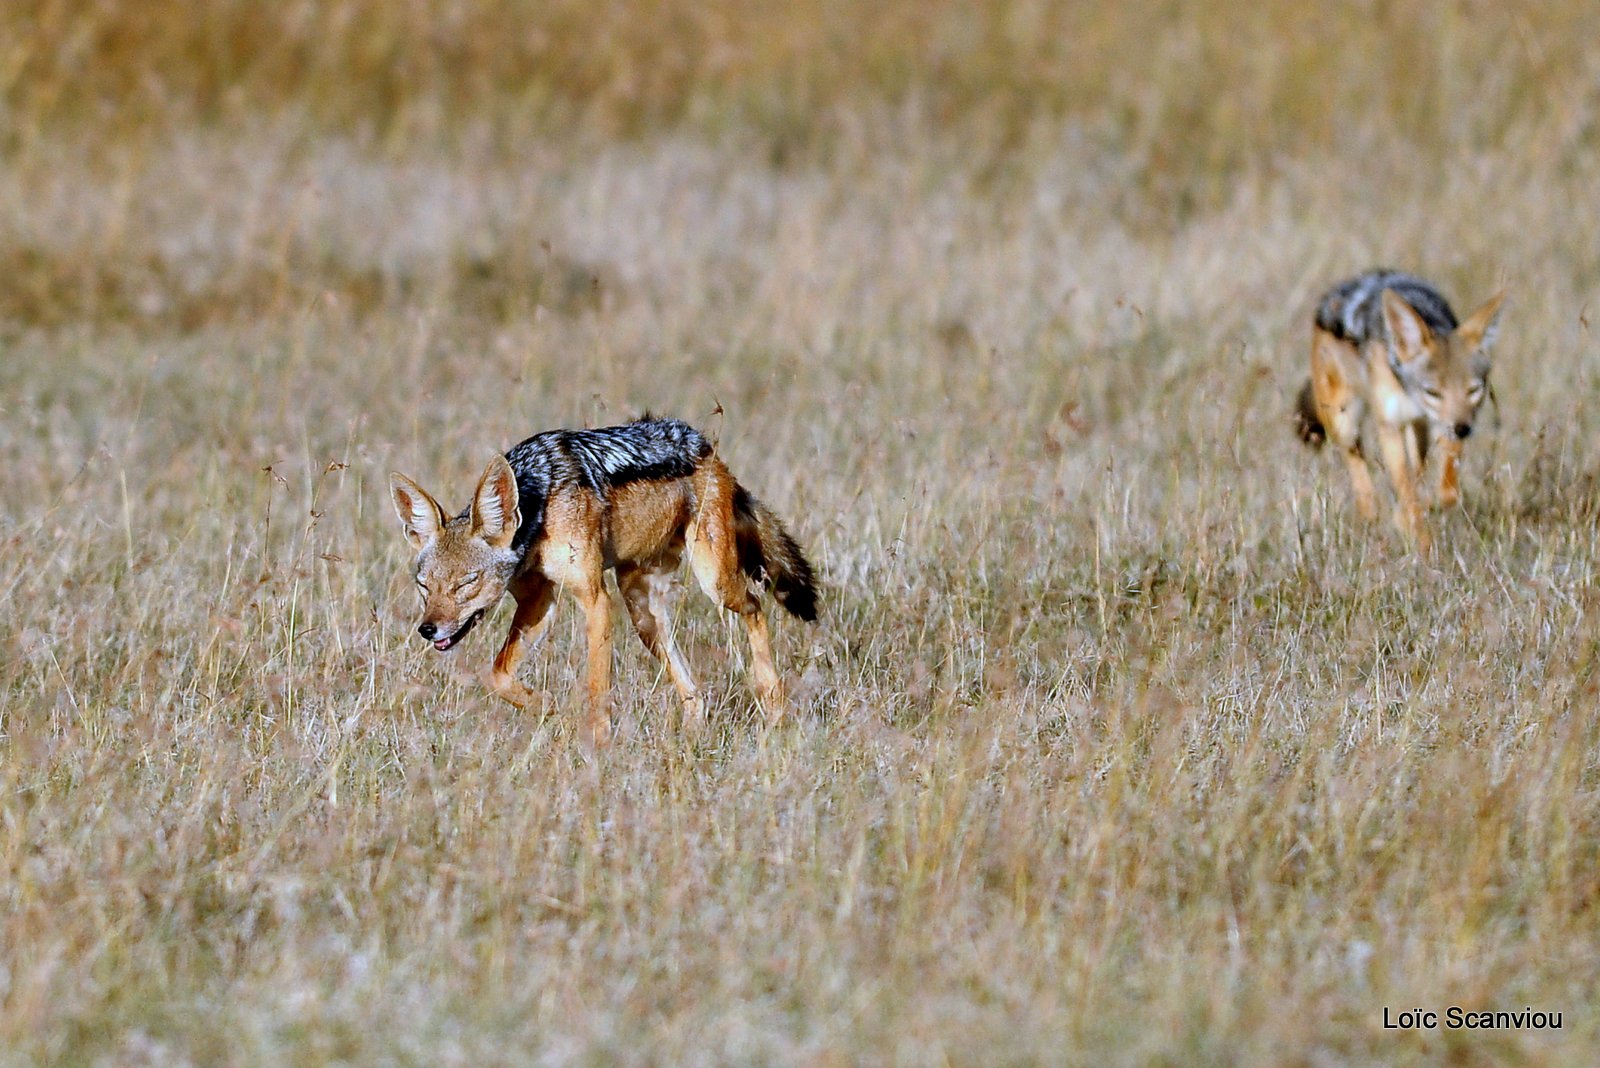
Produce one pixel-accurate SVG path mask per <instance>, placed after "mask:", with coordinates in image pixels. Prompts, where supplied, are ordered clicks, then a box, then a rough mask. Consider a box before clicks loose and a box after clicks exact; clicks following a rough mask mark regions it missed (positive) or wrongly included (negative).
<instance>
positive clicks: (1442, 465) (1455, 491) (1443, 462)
mask: <svg viewBox="0 0 1600 1068" xmlns="http://www.w3.org/2000/svg"><path fill="white" fill-rule="evenodd" d="M1435 448H1437V449H1438V450H1439V494H1438V496H1437V497H1436V498H1435V499H1434V503H1435V504H1437V505H1438V506H1439V507H1440V508H1453V507H1455V505H1456V503H1457V502H1459V501H1460V500H1461V485H1460V482H1459V481H1458V478H1459V476H1458V474H1457V471H1456V467H1457V465H1458V464H1459V463H1460V462H1461V439H1459V438H1456V437H1452V436H1449V435H1445V436H1444V437H1443V438H1442V439H1441V440H1440V441H1439V443H1438V444H1437V445H1436V446H1435Z"/></svg>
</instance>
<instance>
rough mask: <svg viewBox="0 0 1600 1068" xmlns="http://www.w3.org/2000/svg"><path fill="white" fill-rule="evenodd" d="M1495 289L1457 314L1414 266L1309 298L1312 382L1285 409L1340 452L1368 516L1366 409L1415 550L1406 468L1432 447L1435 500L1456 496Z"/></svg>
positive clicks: (1480, 385) (1422, 537) (1485, 385)
mask: <svg viewBox="0 0 1600 1068" xmlns="http://www.w3.org/2000/svg"><path fill="white" fill-rule="evenodd" d="M1504 298H1505V293H1504V291H1501V292H1499V293H1496V294H1495V295H1494V296H1493V297H1490V298H1489V300H1488V302H1487V303H1485V304H1484V305H1483V306H1482V307H1481V308H1479V309H1478V310H1477V311H1475V312H1473V313H1472V314H1471V315H1470V316H1468V317H1467V319H1466V321H1465V322H1458V321H1457V320H1456V314H1455V312H1454V311H1452V310H1451V308H1450V304H1449V302H1447V301H1446V300H1445V299H1444V297H1443V296H1441V295H1440V293H1439V291H1438V290H1437V289H1435V288H1434V287H1433V286H1431V285H1429V284H1428V283H1427V282H1424V281H1423V280H1422V279H1420V278H1417V277H1416V276H1414V275H1409V274H1403V273H1401V272H1399V271H1390V270H1373V271H1368V272H1367V273H1365V274H1362V275H1358V276H1357V277H1355V278H1351V279H1349V280H1347V281H1344V282H1341V283H1339V284H1338V285H1336V286H1334V287H1333V288H1332V289H1330V290H1329V291H1328V292H1327V293H1326V294H1325V295H1324V296H1323V298H1322V301H1321V302H1320V303H1319V304H1318V305H1317V314H1316V321H1315V323H1314V325H1313V326H1312V329H1311V380H1310V381H1309V382H1307V383H1306V384H1305V387H1304V388H1303V389H1301V391H1300V399H1299V406H1298V409H1297V411H1296V413H1295V415H1296V422H1297V425H1298V428H1299V432H1300V436H1301V438H1302V439H1304V440H1305V442H1306V443H1307V444H1309V445H1311V446H1313V447H1320V446H1321V445H1322V443H1323V441H1325V440H1330V439H1331V440H1332V441H1333V443H1334V444H1335V445H1337V446H1339V448H1341V449H1343V450H1344V455H1345V463H1346V465H1347V466H1348V467H1349V470H1350V482H1351V485H1352V487H1353V489H1354V491H1355V498H1356V508H1357V510H1358V511H1360V513H1361V514H1362V515H1363V516H1365V517H1366V518H1368V519H1370V518H1372V517H1373V516H1374V515H1375V514H1376V503H1375V501H1374V491H1373V485H1372V475H1371V473H1370V472H1369V471H1368V469H1367V460H1366V450H1365V448H1364V446H1363V442H1362V430H1363V424H1364V422H1365V416H1367V415H1368V414H1370V415H1371V416H1372V423H1373V425H1374V426H1375V428H1376V431H1377V439H1378V450H1379V452H1380V453H1381V454H1382V458H1383V466H1384V467H1385V468H1386V469H1387V470H1388V472H1389V481H1390V482H1391V483H1392V484H1393V485H1394V492H1395V499H1396V507H1395V522H1396V524H1397V525H1398V526H1399V527H1400V529H1401V530H1402V531H1404V532H1405V534H1406V535H1407V537H1409V538H1410V539H1411V541H1412V543H1413V544H1414V545H1415V546H1416V547H1417V548H1418V549H1419V550H1420V551H1423V552H1426V551H1427V549H1428V546H1429V543H1430V538H1429V536H1428V531H1427V529H1426V527H1425V526H1424V524H1423V521H1422V508H1421V504H1420V502H1419V500H1418V493H1417V485H1416V483H1417V477H1418V475H1419V473H1420V472H1421V470H1422V465H1423V464H1424V463H1425V462H1426V460H1427V458H1428V454H1429V453H1430V452H1437V454H1438V456H1439V481H1438V494H1437V497H1436V498H1435V501H1436V503H1437V504H1438V505H1440V506H1443V507H1449V506H1451V505H1454V504H1455V503H1456V502H1457V501H1458V500H1459V499H1460V495H1461V491H1460V488H1459V484H1458V473H1457V470H1456V468H1457V465H1458V464H1459V463H1460V460H1461V444H1462V442H1464V441H1466V439H1467V438H1468V437H1470V436H1471V435H1472V426H1473V421H1474V419H1476V417H1477V414H1478V409H1479V407H1481V406H1482V404H1483V401H1484V398H1485V397H1486V396H1487V395H1488V389H1489V363H1490V357H1489V350H1490V348H1491V347H1492V346H1493V344H1494V340H1495V335H1496V333H1497V332H1498V328H1499V318H1500V305H1501V302H1502V301H1503V300H1504Z"/></svg>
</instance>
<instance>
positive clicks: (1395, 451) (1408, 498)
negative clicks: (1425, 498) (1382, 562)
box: [1378, 423, 1431, 553]
mask: <svg viewBox="0 0 1600 1068" xmlns="http://www.w3.org/2000/svg"><path fill="white" fill-rule="evenodd" d="M1415 435H1416V432H1415V431H1414V430H1413V429H1412V428H1411V427H1409V426H1390V425H1388V424H1384V423H1380V424H1379V426H1378V446H1379V448H1381V449H1382V450H1383V466H1384V468H1385V469H1386V470H1387V471H1388V472H1389V481H1390V483H1391V484H1392V485H1393V486H1394V495H1395V502H1396V503H1395V513H1394V520H1395V525H1396V526H1398V527H1399V528H1400V530H1401V531H1402V532H1403V533H1404V534H1405V535H1406V537H1407V538H1408V539H1410V541H1411V543H1412V545H1413V546H1415V547H1416V550H1417V551H1418V552H1419V553H1426V552H1427V551H1428V549H1429V547H1430V545H1431V541H1430V539H1429V537H1428V529H1427V526H1426V525H1425V524H1424V523H1423V521H1422V506H1421V503H1420V502H1419V501H1418V499H1417V468H1418V466H1419V460H1420V457H1419V450H1418V448H1417V441H1416V436H1415Z"/></svg>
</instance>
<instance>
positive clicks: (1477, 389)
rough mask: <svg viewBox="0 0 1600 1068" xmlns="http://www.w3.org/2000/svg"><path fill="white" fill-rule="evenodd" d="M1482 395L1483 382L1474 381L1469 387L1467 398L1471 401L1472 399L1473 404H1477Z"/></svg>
mask: <svg viewBox="0 0 1600 1068" xmlns="http://www.w3.org/2000/svg"><path fill="white" fill-rule="evenodd" d="M1482 396H1483V383H1482V382H1474V383H1472V385H1470V386H1468V387H1467V399H1468V400H1469V401H1471V402H1472V403H1473V404H1477V403H1478V400H1479V398H1481V397H1482Z"/></svg>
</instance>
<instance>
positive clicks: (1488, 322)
mask: <svg viewBox="0 0 1600 1068" xmlns="http://www.w3.org/2000/svg"><path fill="white" fill-rule="evenodd" d="M1505 299H1506V291H1505V290H1503V289H1502V290H1501V291H1500V292H1498V293H1496V294H1495V295H1494V296H1492V297H1490V298H1489V299H1488V300H1487V301H1485V302H1484V305H1483V307H1481V308H1479V309H1478V310H1477V311H1475V312H1473V313H1472V314H1471V315H1469V316H1467V321H1466V322H1464V323H1462V324H1461V325H1460V326H1458V327H1456V337H1458V338H1460V339H1461V343H1462V344H1463V345H1465V346H1467V350H1468V351H1476V352H1488V351H1489V349H1490V348H1492V347H1493V346H1494V342H1495V338H1497V337H1499V336H1500V306H1501V305H1502V304H1504V303H1505Z"/></svg>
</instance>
